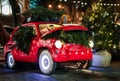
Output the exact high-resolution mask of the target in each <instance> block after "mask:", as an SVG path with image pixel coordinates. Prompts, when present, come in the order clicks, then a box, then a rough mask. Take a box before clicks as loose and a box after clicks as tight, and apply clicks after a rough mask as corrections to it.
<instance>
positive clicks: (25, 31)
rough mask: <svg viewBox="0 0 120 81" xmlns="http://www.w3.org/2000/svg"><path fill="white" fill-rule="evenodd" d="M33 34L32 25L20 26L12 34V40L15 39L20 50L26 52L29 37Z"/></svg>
mask: <svg viewBox="0 0 120 81" xmlns="http://www.w3.org/2000/svg"><path fill="white" fill-rule="evenodd" d="M34 36H35V33H34V30H33V27H30V26H29V27H28V26H27V27H24V26H20V27H19V29H18V30H17V31H16V32H15V34H14V36H13V41H16V46H17V47H18V49H20V50H21V51H23V52H25V53H28V51H29V48H30V44H31V39H32V38H33V37H34Z"/></svg>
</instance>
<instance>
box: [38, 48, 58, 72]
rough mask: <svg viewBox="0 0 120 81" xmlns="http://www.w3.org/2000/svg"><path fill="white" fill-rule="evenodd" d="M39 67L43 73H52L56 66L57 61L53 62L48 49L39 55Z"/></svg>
mask: <svg viewBox="0 0 120 81" xmlns="http://www.w3.org/2000/svg"><path fill="white" fill-rule="evenodd" d="M38 61H39V68H40V70H41V72H42V73H43V74H50V73H52V72H53V71H54V70H55V68H56V63H55V62H53V60H52V57H51V54H50V52H49V51H48V50H43V51H42V52H41V53H40V55H39V59H38Z"/></svg>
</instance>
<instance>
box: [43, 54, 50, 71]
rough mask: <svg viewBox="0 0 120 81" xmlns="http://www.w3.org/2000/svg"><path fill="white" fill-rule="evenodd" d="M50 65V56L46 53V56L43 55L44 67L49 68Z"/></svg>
mask: <svg viewBox="0 0 120 81" xmlns="http://www.w3.org/2000/svg"><path fill="white" fill-rule="evenodd" d="M49 66H50V63H49V58H48V56H47V55H44V56H43V59H42V67H43V68H44V69H48V68H49Z"/></svg>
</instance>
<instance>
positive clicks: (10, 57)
mask: <svg viewBox="0 0 120 81" xmlns="http://www.w3.org/2000/svg"><path fill="white" fill-rule="evenodd" d="M13 64H14V60H13V56H11V55H10V56H9V65H10V66H12V65H13Z"/></svg>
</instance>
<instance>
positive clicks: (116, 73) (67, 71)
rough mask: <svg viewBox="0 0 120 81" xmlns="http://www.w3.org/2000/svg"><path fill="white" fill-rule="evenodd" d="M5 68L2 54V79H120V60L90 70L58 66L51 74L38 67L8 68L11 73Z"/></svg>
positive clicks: (43, 80) (5, 80) (0, 69)
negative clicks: (5, 70) (104, 66)
mask: <svg viewBox="0 0 120 81" xmlns="http://www.w3.org/2000/svg"><path fill="white" fill-rule="evenodd" d="M29 68H30V67H29ZM4 69H6V64H5V60H4V58H3V54H0V81H120V61H112V62H111V65H110V66H109V67H106V68H103V67H90V68H89V69H88V70H87V69H72V68H64V69H63V68H58V69H56V71H55V72H54V73H52V74H51V75H43V74H41V72H40V71H39V69H38V68H36V69H32V70H30V71H27V70H26V69H25V71H19V72H16V71H15V70H10V69H8V68H7V71H9V73H7V72H5V73H4ZM14 71H15V72H14ZM2 72H3V73H2Z"/></svg>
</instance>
